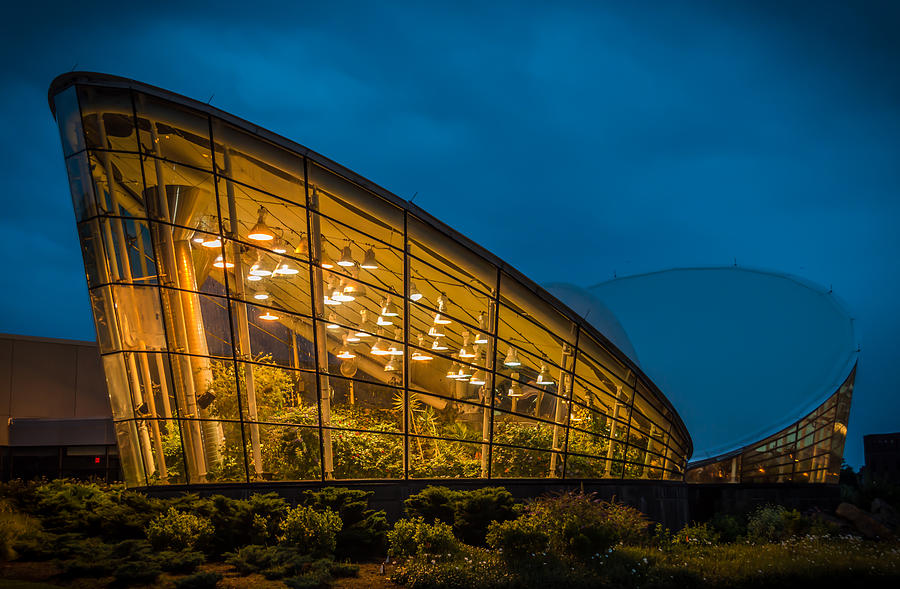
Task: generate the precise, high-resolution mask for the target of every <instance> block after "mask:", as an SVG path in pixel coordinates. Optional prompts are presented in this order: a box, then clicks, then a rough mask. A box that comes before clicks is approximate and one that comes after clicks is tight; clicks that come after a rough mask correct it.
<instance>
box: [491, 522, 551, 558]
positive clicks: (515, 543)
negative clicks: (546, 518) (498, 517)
mask: <svg viewBox="0 0 900 589" xmlns="http://www.w3.org/2000/svg"><path fill="white" fill-rule="evenodd" d="M549 542H550V537H549V536H548V535H547V533H546V532H545V531H544V530H542V529H540V528H539V527H538V526H537V522H536V520H535V519H534V518H526V517H522V518H519V519H514V520H509V521H504V522H493V523H492V524H491V525H490V527H489V528H488V532H487V544H488V546H490V547H491V548H494V549H495V550H500V551H501V552H502V553H503V556H504V558H506V559H507V560H518V559H521V558H527V557H531V556H533V555H535V554H537V553H539V552H546V550H547V548H548V544H549Z"/></svg>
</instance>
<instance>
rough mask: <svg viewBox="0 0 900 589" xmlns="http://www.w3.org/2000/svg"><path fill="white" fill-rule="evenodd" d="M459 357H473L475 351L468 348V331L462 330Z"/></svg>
mask: <svg viewBox="0 0 900 589" xmlns="http://www.w3.org/2000/svg"><path fill="white" fill-rule="evenodd" d="M459 357H460V358H474V357H475V352H474V351H473V350H472V349H471V348H469V332H468V331H464V332H463V345H462V347H461V348H460V349H459Z"/></svg>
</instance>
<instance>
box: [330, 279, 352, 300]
mask: <svg viewBox="0 0 900 589" xmlns="http://www.w3.org/2000/svg"><path fill="white" fill-rule="evenodd" d="M331 298H333V299H334V300H336V301H340V302H342V303H350V302H352V301H354V300H356V297H354V296H353V295H352V294H348V292H347V281H346V280H344V279H341V281H340V282H339V283H338V284H337V286H336V287H335V288H334V290H333V291H332V294H331Z"/></svg>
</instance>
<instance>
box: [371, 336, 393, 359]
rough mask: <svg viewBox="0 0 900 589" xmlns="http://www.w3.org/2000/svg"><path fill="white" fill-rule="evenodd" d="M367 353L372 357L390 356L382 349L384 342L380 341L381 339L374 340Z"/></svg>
mask: <svg viewBox="0 0 900 589" xmlns="http://www.w3.org/2000/svg"><path fill="white" fill-rule="evenodd" d="M369 353H371V354H372V355H373V356H387V355H388V354H390V352H388V351H387V349H386V348H385V347H384V342H383V341H382V340H381V337H379V338H378V339H376V340H375V343H374V344H372V347H371V348H370V349H369Z"/></svg>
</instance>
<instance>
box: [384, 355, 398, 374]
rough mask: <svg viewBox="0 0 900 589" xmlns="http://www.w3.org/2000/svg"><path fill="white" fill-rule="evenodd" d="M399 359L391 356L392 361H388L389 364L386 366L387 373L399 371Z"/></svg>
mask: <svg viewBox="0 0 900 589" xmlns="http://www.w3.org/2000/svg"><path fill="white" fill-rule="evenodd" d="M397 364H398V362H397V358H396V357H394V356H391V359H390V360H388V363H387V364H385V365H384V371H385V372H396V371H397Z"/></svg>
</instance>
